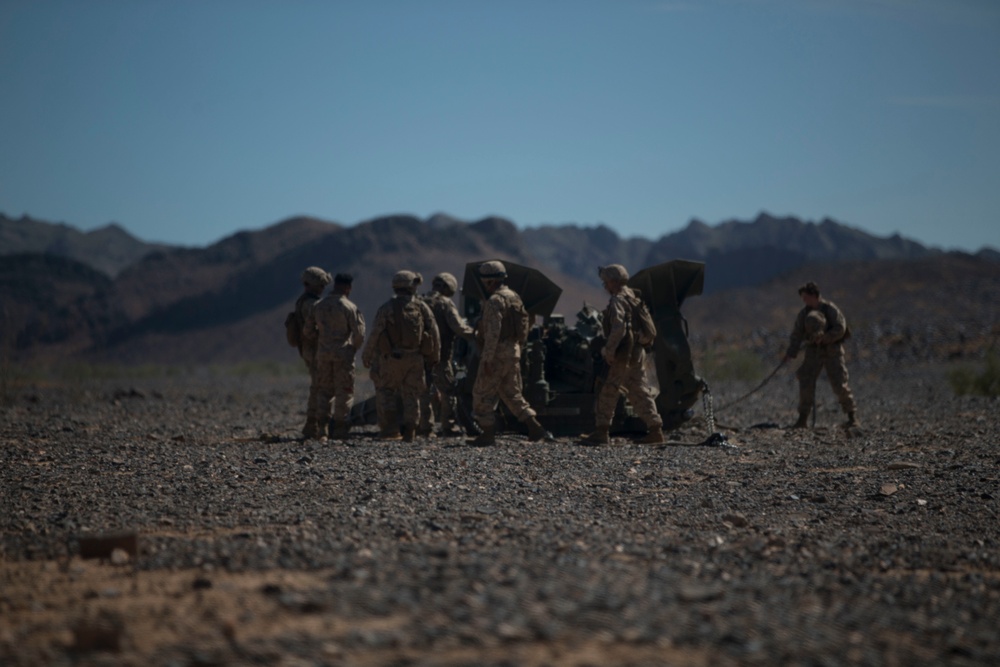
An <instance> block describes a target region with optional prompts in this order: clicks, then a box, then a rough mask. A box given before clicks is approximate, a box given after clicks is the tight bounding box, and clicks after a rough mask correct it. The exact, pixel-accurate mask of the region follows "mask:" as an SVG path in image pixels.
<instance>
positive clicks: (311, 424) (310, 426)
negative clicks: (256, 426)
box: [285, 266, 330, 440]
mask: <svg viewBox="0 0 1000 667" xmlns="http://www.w3.org/2000/svg"><path fill="white" fill-rule="evenodd" d="M329 284H330V274H329V273H327V272H326V271H324V270H323V269H321V268H319V267H318V266H310V267H309V268H308V269H306V270H305V271H303V272H302V287H303V289H304V290H305V291H304V292H303V293H302V296H300V297H299V298H298V299H296V301H295V310H294V311H293V312H292V313H290V314H289V317H288V321H286V322H285V326H286V327H289V326H290V327H293V328H294V330H295V333H297V334H298V341H297V342H298V348H299V356H300V357H302V360H303V361H304V362H305V363H306V368H308V369H309V402H308V403H307V404H306V424H305V426H304V427H303V429H302V435H303V436H304V437H305V438H306V440H309V439H312V438H315V437H317V436H319V435H320V431H319V423H318V421H317V407H318V406H319V403H318V393H317V392H318V389H319V384H318V378H317V369H316V338H315V337H313V338H310V337H309V336H307V335H306V330H305V328H306V320H307V319H308V318H309V316H310V315H311V314H312V310H313V306H315V305H316V302H317V301H318V300H319V298H320V297H321V296H322V295H323V290H324V289H326V286H327V285H329ZM289 340H292V338H291V336H290V338H289Z"/></svg>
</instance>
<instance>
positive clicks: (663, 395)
mask: <svg viewBox="0 0 1000 667" xmlns="http://www.w3.org/2000/svg"><path fill="white" fill-rule="evenodd" d="M483 261H487V260H481V261H477V262H469V263H468V264H466V265H465V274H464V277H463V281H462V297H461V303H460V310H461V312H462V314H463V315H464V316H465V318H466V319H467V320H468V321H469V323H470V324H474V323H475V322H476V321H477V320H478V319H479V317H480V315H481V312H482V304H483V302H484V301H485V299H487V298H488V295H487V292H486V290H485V288H484V286H483V283H482V281H481V279H480V277H479V272H478V271H477V269H478V267H479V265H480V264H482V262H483ZM501 261H503V263H504V266H505V267H506V268H507V281H506V282H507V285H508V286H509V287H510V288H511V289H512V290H514V291H515V292H517V293H518V295H520V297H521V299H522V300H523V301H524V306H525V309H526V310H527V311H528V314H529V315H530V316H531V317H532V320H533V326H532V328H531V333H530V334H529V336H528V342H527V344H526V345H525V349H524V350H523V351H522V354H521V378H522V381H523V385H524V388H523V389H524V398H525V399H526V400H527V401H528V403H530V404H531V407H532V408H534V409H535V411H536V412H537V413H538V421H540V422H541V423H542V425H543V426H544V427H545V428H546V430H548V431H550V432H551V433H552V434H553V435H556V436H563V437H576V436H579V435H580V434H582V433H586V432H589V431H591V430H593V428H594V404H595V401H596V399H597V392H598V390H599V389H600V385H601V382H602V381H603V378H604V376H605V375H606V374H607V366H606V364H605V362H604V360H603V359H602V358H601V354H600V351H601V348H602V347H603V345H604V336H603V333H602V329H601V310H600V309H598V308H597V307H595V306H592V305H589V304H586V303H584V304H583V307H582V308H581V310H580V311H579V312H578V313H577V315H576V322H575V324H574V325H573V326H570V325H568V324H567V323H566V321H565V318H564V317H563V316H562V315H559V314H556V313H554V310H555V306H556V303H557V302H558V301H559V296H560V295H561V294H562V288H560V287H559V286H558V285H556V284H555V283H554V282H552V281H551V280H550V279H549V278H548V277H546V276H545V275H544V274H543V273H542V272H541V271H539V270H538V269H533V268H531V267H527V266H523V265H521V264H515V263H513V262H510V261H507V260H501ZM704 283H705V265H704V264H703V263H701V262H691V261H685V260H673V261H670V262H665V263H663V264H657V265H656V266H652V267H649V268H646V269H643V270H642V271H639V272H638V273H636V274H635V275H634V276H632V278H631V279H630V280H629V281H628V284H629V287H631V288H633V289H634V290H635V291H636V293H637V294H639V295H640V296H641V297H642V299H643V301H645V302H646V306H647V307H648V308H649V311H650V314H652V316H653V321H654V322H655V323H656V329H657V336H656V340H655V341H654V343H653V345H652V348H651V352H652V353H653V354H651V355H649V356H648V357H647V364H648V365H649V366H648V367H647V369H646V370H647V377H650V380H651V384H653V386H654V391H655V392H658V393H657V397H656V407H657V409H658V410H659V412H660V416H661V417H662V418H663V427H664V429H675V428H677V427H679V426H680V425H681V424H683V423H684V422H685V421H687V420H688V419H690V418H691V416H692V415H693V411H692V409H691V408H692V406H693V405H694V404H695V403H696V402H697V400H698V398H699V397H700V396H701V392H702V389H703V387H704V381H703V380H702V379H701V378H700V377H698V375H696V374H695V372H694V364H693V363H692V359H691V348H690V347H689V345H688V339H687V336H688V330H687V321H686V320H685V319H684V317H683V315H681V311H680V308H681V306H682V305H683V303H684V301H685V299H687V298H688V297H691V296H697V295H699V294H701V293H702V289H703V287H704ZM538 318H541V320H542V321H541V324H538V323H537V319H538ZM454 362H455V366H456V383H457V387H456V389H457V394H458V419H459V422H460V423H461V424H462V426H463V427H464V428H465V429H466V430H467V431H468V432H470V433H478V431H479V429H478V427H477V425H476V424H475V422H474V421H473V419H472V387H473V385H474V384H475V380H476V372H477V370H478V368H479V351H478V350H477V349H476V348H475V345H472V344H469V343H468V342H466V341H465V340H464V339H462V338H458V339H456V341H455V355H454ZM499 412H500V420H499V423H498V426H499V429H498V430H500V431H503V430H516V431H523V425H522V424H521V423H520V422H518V421H517V420H516V419H514V417H513V416H512V415H511V414H510V413H509V412H508V411H507V408H506V407H505V406H504V405H503V403H501V404H500V408H499ZM351 423H352V424H353V425H362V424H375V423H376V412H375V400H374V398H369V399H368V400H366V401H363V402H361V403H356V404H355V405H354V408H353V410H352V411H351ZM644 430H645V425H644V424H643V423H642V420H640V419H639V418H638V417H636V416H635V414H634V412H633V410H632V407H631V406H630V405H629V403H628V401H627V400H625V398H624V397H623V398H621V399H620V402H619V405H618V408H617V409H616V410H615V418H614V421H613V422H612V424H611V432H612V433H630V432H642V431H644Z"/></svg>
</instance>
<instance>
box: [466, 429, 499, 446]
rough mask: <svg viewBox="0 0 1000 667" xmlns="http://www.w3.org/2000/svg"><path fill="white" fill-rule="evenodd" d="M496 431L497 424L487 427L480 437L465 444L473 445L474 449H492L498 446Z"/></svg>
mask: <svg viewBox="0 0 1000 667" xmlns="http://www.w3.org/2000/svg"><path fill="white" fill-rule="evenodd" d="M496 430H497V427H496V425H495V424H489V425H486V426H484V427H483V430H482V432H481V433H480V434H479V435H477V436H476V437H475V438H473V439H471V440H466V441H465V444H467V445H472V446H473V447H492V446H493V445H495V444H497V440H496Z"/></svg>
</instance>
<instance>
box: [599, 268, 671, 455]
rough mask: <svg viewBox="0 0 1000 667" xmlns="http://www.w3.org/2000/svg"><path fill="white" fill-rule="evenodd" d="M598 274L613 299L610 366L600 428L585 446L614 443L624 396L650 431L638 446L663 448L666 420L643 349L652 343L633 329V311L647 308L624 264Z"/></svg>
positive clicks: (608, 317) (608, 312) (607, 351)
mask: <svg viewBox="0 0 1000 667" xmlns="http://www.w3.org/2000/svg"><path fill="white" fill-rule="evenodd" d="M597 274H598V276H600V278H601V282H602V283H603V284H604V289H605V290H606V291H607V292H608V294H610V295H611V299H610V300H609V301H608V307H607V308H606V309H605V310H604V314H603V318H602V326H603V327H604V339H605V343H604V347H603V348H602V349H601V357H603V359H604V361H605V362H606V363H607V365H608V375H607V378H606V379H605V380H604V384H603V385H601V389H600V391H599V392H598V394H597V404H596V406H595V409H594V417H595V425H596V427H597V428H596V429H595V430H594V432H593V433H590V434H588V435H585V436H583V438H582V442H583V443H584V444H589V445H606V444H608V443H610V442H611V436H610V430H611V421H612V419H614V416H615V407H617V405H618V397H619V395H620V394H624V395H625V397H626V398H627V399H628V401H629V403H631V405H632V407H633V408H634V409H635V411H636V412H637V413H638V415H639V418H640V419H642V421H643V422H645V423H646V428H647V429H648V430H649V432H648V433H647V434H646V435H645V436H643V437H642V438H640V439H638V440H637V441H636V442H638V443H641V444H647V445H659V444H663V442H664V440H663V419H662V418H661V417H660V413H659V412H658V411H657V409H656V402H655V401H654V399H653V392H652V391H651V390H650V387H649V384H648V383H647V382H646V371H645V367H644V362H645V359H646V351H645V349H644V347H643V346H644V345H649V344H651V343H652V340H638V339H637V332H635V331H634V328H633V322H634V313H633V311H634V310H635V309H637V308H645V307H646V306H645V304H643V303H642V300H641V299H640V298H639V297H638V296H637V295H636V294H635V292H633V291H632V288H630V287H629V286H628V285H627V283H628V271H626V270H625V267H624V266H622V265H621V264H612V265H610V266H601V267H598V268H597Z"/></svg>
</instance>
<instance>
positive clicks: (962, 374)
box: [948, 352, 1000, 397]
mask: <svg viewBox="0 0 1000 667" xmlns="http://www.w3.org/2000/svg"><path fill="white" fill-rule="evenodd" d="M948 383H949V384H950V385H951V388H952V390H953V391H954V392H955V393H956V394H958V395H959V396H966V395H969V394H972V395H976V396H991V397H996V396H1000V355H998V354H997V353H996V352H990V353H989V354H987V355H986V367H985V368H983V369H982V371H980V372H978V373H977V372H976V370H974V369H973V368H970V367H968V366H962V367H960V368H955V369H952V370H951V371H950V372H949V373H948Z"/></svg>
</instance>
